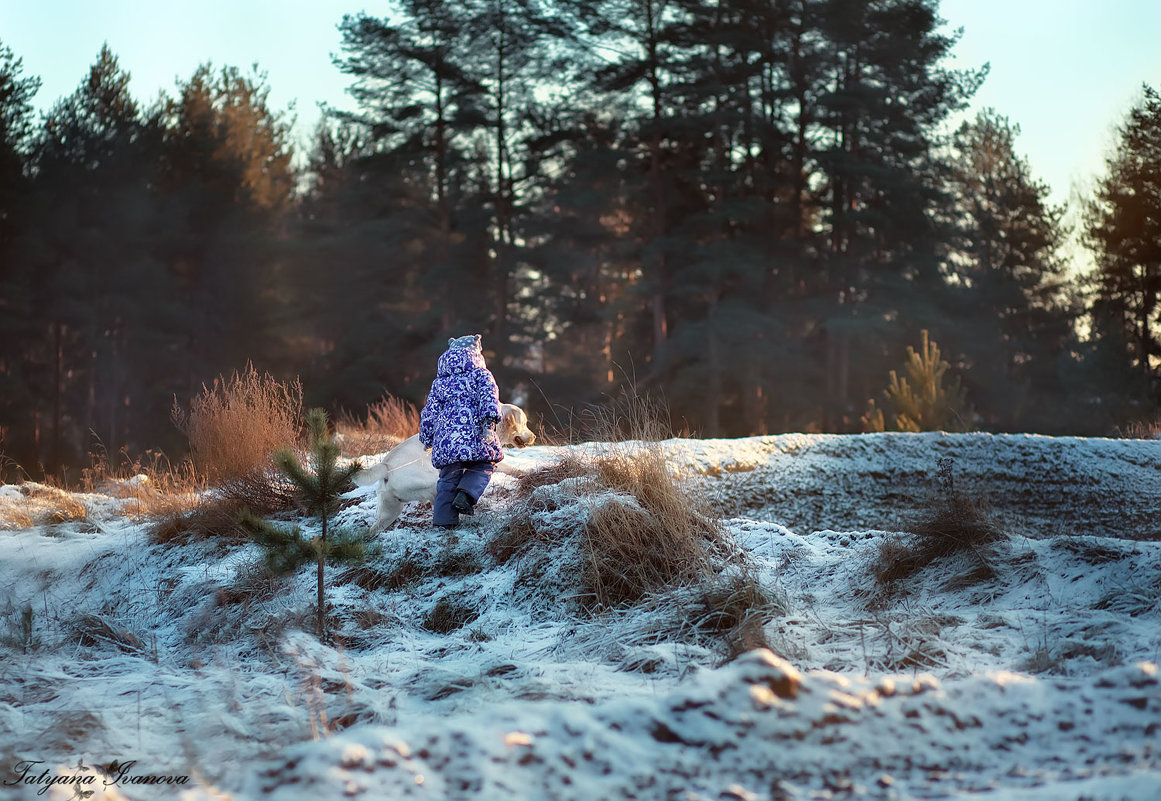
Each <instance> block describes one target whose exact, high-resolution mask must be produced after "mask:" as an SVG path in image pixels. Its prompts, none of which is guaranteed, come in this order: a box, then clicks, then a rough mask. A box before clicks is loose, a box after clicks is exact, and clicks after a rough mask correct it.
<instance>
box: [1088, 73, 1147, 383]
mask: <svg viewBox="0 0 1161 801" xmlns="http://www.w3.org/2000/svg"><path fill="white" fill-rule="evenodd" d="M1107 168H1108V174H1107V175H1106V176H1105V177H1104V179H1102V180H1101V182H1100V184H1099V186H1098V189H1097V192H1096V197H1095V198H1094V199H1093V200H1092V202H1091V203H1090V205H1089V207H1088V210H1087V220H1086V222H1087V234H1088V238H1089V242H1090V244H1091V246H1092V247H1093V250H1094V254H1095V256H1096V261H1097V274H1096V283H1097V285H1098V295H1099V297H1098V304H1097V306H1096V307H1095V308H1096V310H1100V311H1102V312H1103V313H1105V314H1109V315H1111V316H1112V317H1113V318H1114V319H1115V322H1116V323H1117V324H1119V325H1120V326H1122V327H1123V329H1124V331H1125V333H1126V334H1127V335H1128V337H1129V338H1130V339H1131V341H1132V343H1133V351H1134V353H1133V355H1134V357H1135V358H1136V361H1137V365H1138V369H1139V370H1140V373H1141V375H1142V376H1144V377H1146V379H1148V380H1152V381H1154V382H1158V381H1161V367H1158V361H1159V360H1161V92H1158V91H1157V90H1156V89H1154V88H1152V87H1150V86H1145V87H1144V97H1143V98H1142V99H1141V101H1140V102H1139V103H1138V104H1137V105H1136V106H1134V108H1133V109H1132V110H1131V111H1130V112H1129V116H1128V119H1127V120H1126V121H1125V123H1124V125H1123V126H1122V127H1121V129H1120V140H1119V142H1118V143H1117V147H1116V150H1115V152H1114V153H1113V155H1112V157H1110V158H1109V159H1108V162H1107ZM1153 402H1154V404H1156V403H1158V402H1161V398H1156V397H1155V398H1154V399H1153Z"/></svg>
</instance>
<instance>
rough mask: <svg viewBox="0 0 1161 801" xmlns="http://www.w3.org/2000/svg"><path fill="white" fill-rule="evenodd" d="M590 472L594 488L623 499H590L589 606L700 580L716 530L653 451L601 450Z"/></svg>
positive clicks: (708, 569)
mask: <svg viewBox="0 0 1161 801" xmlns="http://www.w3.org/2000/svg"><path fill="white" fill-rule="evenodd" d="M592 468H593V471H594V473H595V476H596V479H597V481H598V482H599V484H600V486H602V487H605V488H607V489H609V490H612V491H613V492H614V493H618V494H620V495H621V496H623V497H625V500H622V499H621V498H618V497H616V496H613V497H612V498H609V497H607V496H606V497H604V498H600V499H598V500H595V501H594V503H593V505H592V508H591V509H590V513H589V518H588V521H587V522H586V524H585V527H584V530H583V531H582V544H583V547H584V553H585V564H584V568H583V570H582V583H583V585H584V586H583V591H584V593H585V596H586V597H587V598H589V599H590V600H591V604H592V605H593V606H595V607H597V608H600V607H611V606H619V605H621V604H626V603H635V602H636V601H638V600H640V599H641V598H643V597H644V596H645V595H647V594H648V593H650V592H653V591H656V590H658V589H660V588H662V587H665V586H668V585H672V584H679V583H692V582H698V581H704V580H707V579H708V576H709V575H710V574H711V573H712V560H711V555H712V554H713V552H714V551H715V550H717V549H718V548H719V547H720V546H722V545H723V544H724V532H723V529H722V528H721V526H720V524H719V523H718V522H717V521H716V519H714V518H713V517H712V516H711V515H710V514H709V513H708V512H707V511H706V508H705V506H704V504H702V503H701V502H700V501H699V499H698V498H697V496H696V494H694V493H692V492H691V491H690V489H689V488H688V487H685V486H682V485H681V484H680V482H679V480H678V478H677V476H675V475H674V474H673V472H672V471H671V470H670V467H669V462H668V460H667V459H666V456H665V452H664V450H663V449H662V448H661V447H660V446H659V445H657V444H656V443H641V444H634V445H632V446H629V445H621V446H619V447H616V448H609V449H606V450H605V452H604V453H602V454H601V455H599V456H597V458H596V459H595V461H594V463H593V465H592ZM630 499H631V500H630Z"/></svg>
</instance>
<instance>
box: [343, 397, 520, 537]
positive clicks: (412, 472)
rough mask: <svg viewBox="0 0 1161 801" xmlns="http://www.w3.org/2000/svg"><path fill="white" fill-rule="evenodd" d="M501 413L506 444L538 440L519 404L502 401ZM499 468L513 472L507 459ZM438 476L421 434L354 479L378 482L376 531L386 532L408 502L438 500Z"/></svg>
mask: <svg viewBox="0 0 1161 801" xmlns="http://www.w3.org/2000/svg"><path fill="white" fill-rule="evenodd" d="M500 415H501V417H500V425H499V426H497V430H496V433H497V434H498V435H499V437H500V444H501V445H502V446H504V447H505V448H511V447H513V446H515V447H517V448H524V447H527V446H529V445H531V444H532V443H533V442H535V441H536V435H535V434H533V433H532V432H531V431H529V430H528V415H526V414H524V410H523V409H521V408H520V407H519V406H516V405H514V404H511V403H502V404H500ZM496 469H497V470H499V471H500V472H509V471H506V470H505V469H504V463H503V462H500V463H499V464H498V465H496ZM438 479H439V471H438V470H436V469H435V468H434V467H432V466H431V453H430V452H428V451H427V449H426V448H424V447H423V443H422V442H420V441H419V435H418V434H416V435H415V436H413V437H408V438H407V439H405V440H403V441H402V442H400V443H399V444H398V445H396V446H395V447H394V448H392V449H391V452H390V453H388V454H387V456H385V457H384V458H383V461H382V462H380V463H379V464H377V465H373V466H372V467H368V468H367V469H366V470H360V471H359V472H358V473H355V475H354V478H353V480H354V482H355V483H356V484H358V485H359V486H360V487H368V486H371V485H372V484H374V485H375V497H376V500H377V501H378V508H379V513H378V516H377V519H376V521H375V531H383V530H384V529H386V528H387V526H389V525H391V524H392V523H394V522H395V519H396V518H397V517H399V513H400V512H401V511H402V510H403V504H404V503H406V502H407V501H432V500H434V499H435V484H436V481H437V480H438Z"/></svg>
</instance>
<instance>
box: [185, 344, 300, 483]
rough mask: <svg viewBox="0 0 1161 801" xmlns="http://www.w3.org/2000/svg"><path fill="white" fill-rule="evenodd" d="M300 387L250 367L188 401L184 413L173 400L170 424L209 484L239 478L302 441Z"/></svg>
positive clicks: (216, 383)
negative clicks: (183, 437) (185, 439)
mask: <svg viewBox="0 0 1161 801" xmlns="http://www.w3.org/2000/svg"><path fill="white" fill-rule="evenodd" d="M302 419H303V413H302V384H301V383H300V382H299V381H298V380H297V379H296V380H295V381H293V382H291V383H288V384H284V383H282V382H280V381H276V380H275V379H274V378H272V377H271V376H270V375H269V374H263V375H259V374H258V372H257V371H256V370H255V369H254V366H253V365H247V366H246V369H245V370H244V371H243V372H241V373H234V374H233V375H232V376H231V377H230V378H228V379H223V378H218V379H216V380H215V381H214V384H213V386H212V387H206V386H204V385H203V387H202V394H201V395H200V396H198V397H196V398H194V399H193V400H192V401H190V407H189V410H188V411H186V410H184V409H182V408H181V407H180V406H179V405H178V404H177V402H176V401H174V407H173V422H174V424H176V425H177V427H178V428H180V429H181V430H182V431H183V432H185V434H186V436H187V437H189V444H190V451H191V452H192V454H193V460H194V464H195V465H196V466H197V469H198V470H199V471H200V472H201V474H202V475H204V476H205V477H206V478H207V479H208V480H209V481H210V482H211V483H218V482H221V481H223V480H228V479H232V478H236V477H238V476H243V475H245V474H247V473H249V472H250V471H252V470H254V469H255V468H258V467H261V466H263V465H265V464H266V463H267V462H268V461H269V460H270V456H271V454H273V453H274V452H275V451H277V450H278V449H279V448H284V447H293V446H294V445H296V444H298V443H299V442H300V440H301V438H302V429H301V421H302Z"/></svg>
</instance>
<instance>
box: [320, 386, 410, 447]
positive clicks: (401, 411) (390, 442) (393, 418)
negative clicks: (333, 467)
mask: <svg viewBox="0 0 1161 801" xmlns="http://www.w3.org/2000/svg"><path fill="white" fill-rule="evenodd" d="M417 433H419V411H418V410H417V409H416V408H415V406H414V405H413V404H411V403H408V402H407V401H405V400H402V399H400V398H396V397H394V396H393V395H389V394H386V395H384V396H383V397H382V398H380V399H379V400H377V401H375V402H374V403H372V404H369V405H368V406H367V414H366V416H365V417H362V418H360V417H356V416H354V415H352V414H351V413H349V412H342V413H341V414H340V415H339V417H338V419H337V420H336V421H335V434H336V435H337V436H336V438H337V439H338V440H339V444H340V446H341V447H342V454H343V456H346V457H350V458H353V457H356V456H370V455H371V454H375V453H383V452H384V451H388V450H391V449H392V448H394V447H395V446H396V445H398V444H399V443H400V442H402V441H403V440H405V439H407V438H408V437H410V436H412V435H413V434H417Z"/></svg>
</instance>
